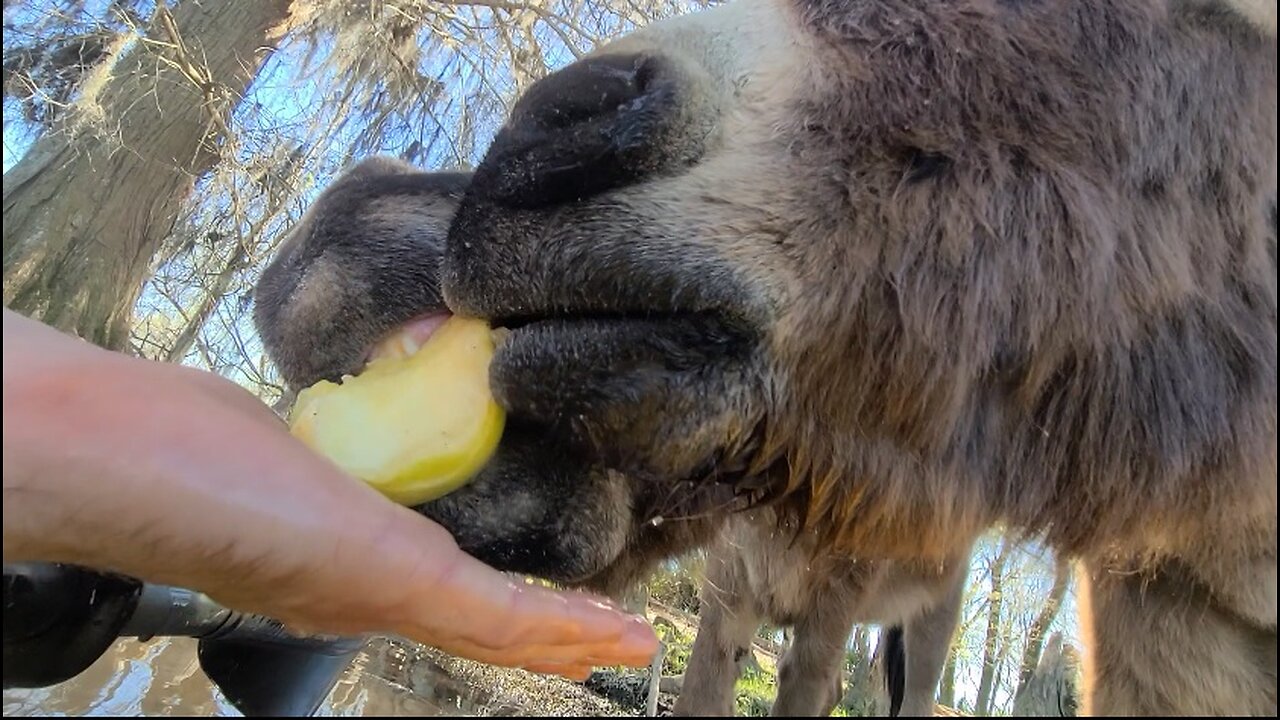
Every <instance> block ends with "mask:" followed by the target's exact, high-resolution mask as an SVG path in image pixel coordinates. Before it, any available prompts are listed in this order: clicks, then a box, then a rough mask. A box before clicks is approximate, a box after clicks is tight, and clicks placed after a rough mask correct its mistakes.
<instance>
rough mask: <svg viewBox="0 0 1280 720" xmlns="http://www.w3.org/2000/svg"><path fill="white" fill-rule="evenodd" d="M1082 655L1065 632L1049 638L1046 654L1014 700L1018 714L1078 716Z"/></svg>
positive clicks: (1030, 715)
mask: <svg viewBox="0 0 1280 720" xmlns="http://www.w3.org/2000/svg"><path fill="white" fill-rule="evenodd" d="M1079 675H1080V659H1079V656H1078V654H1077V653H1076V652H1075V649H1074V648H1072V647H1071V646H1070V645H1066V644H1064V643H1063V641H1062V633H1054V635H1053V637H1052V638H1050V639H1049V644H1048V647H1047V648H1045V650H1044V656H1043V657H1041V658H1040V661H1039V663H1038V664H1037V665H1036V667H1035V669H1034V670H1033V671H1032V673H1031V678H1030V679H1029V680H1028V681H1027V682H1026V684H1025V685H1024V687H1023V689H1022V692H1020V693H1018V696H1017V697H1016V698H1015V699H1014V701H1013V714H1014V716H1015V717H1075V716H1076V714H1077V712H1078V710H1079V704H1080V685H1079V683H1080V677H1079Z"/></svg>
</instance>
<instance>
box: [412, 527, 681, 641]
mask: <svg viewBox="0 0 1280 720" xmlns="http://www.w3.org/2000/svg"><path fill="white" fill-rule="evenodd" d="M405 513H406V514H407V516H408V518H409V520H411V521H412V522H413V523H414V525H415V527H416V528H417V529H418V531H419V532H418V533H414V535H416V536H419V537H421V536H422V535H430V536H432V537H431V538H430V539H429V540H428V539H425V538H424V539H422V540H420V541H417V542H420V543H422V544H417V545H416V547H417V548H418V551H417V553H416V559H417V561H418V562H416V563H415V565H416V571H415V572H414V574H413V577H411V578H410V579H408V582H406V583H405V584H404V586H403V587H405V588H406V589H407V592H406V595H405V596H404V598H405V602H406V604H407V614H408V617H409V621H410V625H411V626H416V628H417V632H418V633H419V634H424V635H429V634H432V633H434V632H439V633H442V634H443V637H442V639H445V640H449V639H454V640H459V641H465V642H466V643H468V644H471V645H475V646H479V647H481V648H484V649H487V650H490V651H497V650H508V649H515V648H533V647H543V646H545V647H554V646H561V647H572V646H602V647H605V648H609V647H610V646H616V650H612V651H610V652H609V653H608V654H609V655H610V656H612V655H614V654H618V655H623V656H629V655H646V654H652V653H653V652H654V650H656V648H657V637H656V636H655V635H654V634H653V631H652V629H651V628H648V627H647V625H645V624H643V621H640V620H638V619H635V618H633V617H632V616H629V615H627V614H626V613H623V612H620V611H619V610H616V609H614V608H612V607H611V606H610V604H608V603H605V602H603V601H602V600H601V599H599V598H594V597H591V596H588V595H585V594H582V593H577V592H564V591H556V590H551V589H549V588H545V587H541V586H537V585H525V584H517V583H515V582H513V581H512V580H511V579H510V578H509V577H508V576H507V575H505V574H503V573H501V572H498V571H497V570H494V569H493V568H491V567H489V566H488V565H485V564H483V563H481V562H480V561H478V560H476V559H475V558H473V557H471V556H470V555H467V554H466V553H463V552H462V551H461V550H460V549H458V547H457V544H456V543H454V542H453V539H452V537H451V536H450V535H449V534H448V533H447V532H446V531H445V530H444V529H443V528H442V527H440V526H439V525H436V524H435V523H432V522H430V521H429V520H427V519H426V518H423V517H422V516H420V515H417V514H415V513H412V512H411V511H408V510H406V511H405ZM409 520H406V521H409ZM404 535H407V533H406V534H400V536H404ZM422 547H430V548H432V552H430V553H422V552H421V548H422Z"/></svg>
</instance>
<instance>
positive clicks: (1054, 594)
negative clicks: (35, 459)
mask: <svg viewBox="0 0 1280 720" xmlns="http://www.w3.org/2000/svg"><path fill="white" fill-rule="evenodd" d="M1070 584H1071V566H1070V565H1069V564H1068V563H1067V561H1066V560H1065V559H1064V558H1058V560H1057V562H1056V563H1055V564H1054V567H1053V587H1052V588H1051V589H1050V590H1049V597H1048V598H1047V599H1046V600H1045V602H1044V608H1043V609H1041V610H1040V614H1039V615H1038V616H1036V619H1035V622H1033V623H1031V631H1030V632H1029V633H1028V634H1027V647H1026V650H1024V651H1023V653H1022V667H1021V670H1020V671H1019V672H1018V689H1017V691H1016V692H1015V693H1014V697H1017V696H1018V695H1021V694H1022V691H1023V690H1024V689H1025V688H1026V686H1027V683H1028V682H1030V681H1031V676H1032V674H1033V673H1035V671H1036V668H1037V667H1038V666H1039V665H1040V652H1041V649H1042V648H1044V634H1045V633H1046V632H1048V631H1049V626H1050V625H1052V624H1053V621H1054V619H1055V618H1057V617H1058V609H1059V608H1061V607H1062V600H1063V598H1065V597H1066V596H1067V587H1068V586H1069V585H1070Z"/></svg>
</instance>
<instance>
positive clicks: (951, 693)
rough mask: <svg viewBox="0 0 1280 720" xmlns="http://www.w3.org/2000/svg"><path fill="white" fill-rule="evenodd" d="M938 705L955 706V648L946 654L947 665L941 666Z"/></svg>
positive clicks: (952, 647)
mask: <svg viewBox="0 0 1280 720" xmlns="http://www.w3.org/2000/svg"><path fill="white" fill-rule="evenodd" d="M938 704H939V705H945V706H946V707H949V708H953V707H955V706H956V647H955V646H954V645H953V646H951V651H950V652H948V653H947V663H946V664H945V665H943V666H942V680H941V682H939V684H938Z"/></svg>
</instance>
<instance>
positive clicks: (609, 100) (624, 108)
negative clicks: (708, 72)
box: [472, 53, 714, 208]
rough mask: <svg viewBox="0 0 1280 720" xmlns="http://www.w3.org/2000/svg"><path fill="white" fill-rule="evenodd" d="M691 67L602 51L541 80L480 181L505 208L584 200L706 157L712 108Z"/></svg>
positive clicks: (499, 140)
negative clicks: (694, 87)
mask: <svg viewBox="0 0 1280 720" xmlns="http://www.w3.org/2000/svg"><path fill="white" fill-rule="evenodd" d="M692 96H693V93H692V92H691V86H690V75H689V71H688V69H687V68H685V67H684V66H682V65H679V64H677V63H674V62H672V61H671V60H670V59H668V58H666V57H663V56H657V55H651V54H647V53H641V54H629V55H604V56H600V57H594V58H589V59H586V60H582V61H579V62H577V63H574V64H573V65H570V66H569V67H566V68H564V69H563V70H560V71H559V72H556V73H553V74H551V75H548V76H547V77H545V78H543V79H542V80H539V81H538V82H536V83H534V84H533V85H532V86H530V88H529V89H528V91H527V92H526V93H525V94H524V96H523V97H521V98H520V100H519V101H518V102H517V103H516V107H515V109H514V110H513V111H512V114H511V118H510V120H509V121H508V122H507V124H506V125H505V126H504V127H503V129H502V130H501V131H500V132H499V133H498V136H497V137H496V138H495V139H494V142H493V144H492V145H491V146H490V148H489V152H488V153H487V154H486V156H485V159H484V162H482V163H481V166H480V169H479V170H478V171H477V174H476V180H475V182H474V183H473V184H472V192H473V195H474V196H485V197H487V199H488V200H490V201H492V202H495V203H498V204H500V205H504V206H507V207H523V208H533V207H544V206H548V205H554V204H559V203H565V202H576V201H579V200H583V199H585V198H587V197H590V196H592V195H596V194H599V193H602V192H607V191H610V190H613V189H615V188H618V187H622V186H625V185H628V184H631V183H634V182H637V181H640V180H642V179H645V178H646V177H648V176H650V175H652V174H654V173H658V172H664V171H667V170H672V169H678V168H685V167H688V165H689V164H690V163H691V159H696V158H698V157H701V155H702V151H703V147H704V146H703V142H704V140H705V138H706V136H707V133H708V130H707V128H709V127H712V126H713V124H714V123H713V120H711V118H710V117H709V115H710V111H709V106H708V107H705V108H704V107H703V105H705V103H704V104H699V105H697V106H694V107H691V106H690V103H692V102H696V101H693V100H691V99H690V98H691V97H692Z"/></svg>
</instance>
